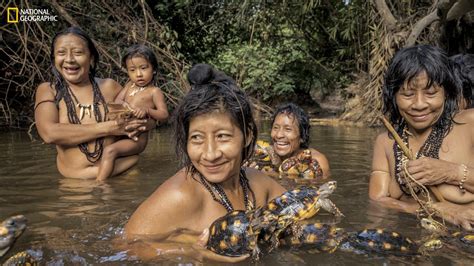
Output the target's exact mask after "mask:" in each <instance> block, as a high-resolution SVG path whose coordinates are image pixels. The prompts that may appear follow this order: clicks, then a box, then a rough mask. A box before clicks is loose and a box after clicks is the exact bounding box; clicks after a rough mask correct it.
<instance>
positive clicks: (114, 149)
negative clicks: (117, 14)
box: [97, 45, 168, 181]
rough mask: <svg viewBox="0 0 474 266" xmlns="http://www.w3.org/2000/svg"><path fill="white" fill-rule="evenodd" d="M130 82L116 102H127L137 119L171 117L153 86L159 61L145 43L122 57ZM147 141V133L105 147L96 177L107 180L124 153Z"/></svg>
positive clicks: (138, 149) (140, 147) (141, 147)
mask: <svg viewBox="0 0 474 266" xmlns="http://www.w3.org/2000/svg"><path fill="white" fill-rule="evenodd" d="M122 65H123V66H124V67H125V68H126V69H127V73H128V76H129V78H130V81H129V82H128V83H127V84H125V87H124V88H123V89H122V91H121V92H120V93H119V94H118V95H117V97H116V99H115V102H116V103H121V104H123V105H125V106H126V107H127V108H128V109H130V110H131V112H132V114H133V116H135V117H137V118H152V119H154V120H156V121H163V120H166V119H167V118H168V109H167V106H166V103H165V99H164V96H163V93H162V92H161V90H160V88H158V87H156V86H154V84H153V81H154V79H155V75H156V71H157V68H158V62H157V60H156V56H155V54H154V53H153V51H152V50H151V49H150V48H148V47H146V46H144V45H133V46H131V47H129V48H128V49H127V50H126V52H125V55H124V56H123V58H122ZM147 142H148V133H142V134H141V135H140V136H138V138H137V139H136V140H132V139H129V138H125V139H120V140H118V141H117V142H115V143H113V144H111V145H109V146H107V147H105V148H104V152H103V154H102V159H101V162H100V166H99V174H98V175H97V180H99V181H101V180H105V179H107V178H108V177H110V175H111V174H112V172H113V169H114V164H115V160H116V159H117V158H119V157H122V156H129V155H134V154H139V153H140V152H142V151H143V150H144V149H145V147H146V144H147Z"/></svg>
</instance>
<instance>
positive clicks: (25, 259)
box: [2, 251, 40, 266]
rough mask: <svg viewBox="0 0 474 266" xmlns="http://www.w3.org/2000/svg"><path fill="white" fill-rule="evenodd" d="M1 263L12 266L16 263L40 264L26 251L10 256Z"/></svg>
mask: <svg viewBox="0 0 474 266" xmlns="http://www.w3.org/2000/svg"><path fill="white" fill-rule="evenodd" d="M2 265H3V266H14V265H15V266H17V265H29V266H37V265H40V264H39V262H38V261H37V260H36V259H35V258H34V257H33V256H31V255H30V254H29V253H28V252H27V251H21V252H18V253H16V254H15V255H13V256H11V257H10V258H8V260H6V261H5V262H4V263H3V264H2Z"/></svg>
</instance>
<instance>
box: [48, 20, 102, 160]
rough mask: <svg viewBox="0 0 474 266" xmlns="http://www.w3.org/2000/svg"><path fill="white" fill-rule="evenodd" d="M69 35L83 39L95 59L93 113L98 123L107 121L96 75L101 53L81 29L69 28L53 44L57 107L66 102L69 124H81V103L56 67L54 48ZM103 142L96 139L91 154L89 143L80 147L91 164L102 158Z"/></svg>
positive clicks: (51, 58)
mask: <svg viewBox="0 0 474 266" xmlns="http://www.w3.org/2000/svg"><path fill="white" fill-rule="evenodd" d="M68 34H72V35H75V36H77V37H79V38H81V39H82V40H84V41H85V42H86V44H87V48H88V49H89V52H90V56H91V57H92V59H93V60H92V64H91V66H90V68H89V81H90V83H91V84H92V92H93V103H94V104H93V108H94V109H93V110H94V112H93V113H94V116H95V120H96V121H97V122H102V121H105V120H106V115H107V113H108V108H107V105H106V102H105V99H104V96H103V95H102V92H101V91H100V88H99V85H98V84H97V82H96V81H95V75H96V73H97V72H96V70H97V64H98V62H99V52H98V51H97V48H96V47H95V45H94V42H93V41H92V39H91V38H89V36H87V34H86V33H85V32H84V31H83V30H82V29H81V28H79V27H69V28H67V29H65V30H63V31H61V32H58V33H57V34H56V35H55V36H54V37H53V41H52V42H51V53H50V55H49V58H50V60H51V70H52V72H53V79H52V80H51V85H54V89H55V90H56V96H55V102H56V105H59V102H60V101H61V100H64V103H65V104H66V108H67V115H68V120H69V123H71V124H81V120H80V119H79V117H78V116H77V113H76V105H77V104H79V102H78V100H77V98H76V96H75V95H74V94H73V93H72V91H70V88H69V84H68V83H67V82H66V81H65V80H64V78H63V76H62V75H61V73H59V71H58V70H57V69H56V65H55V55H54V47H55V45H56V41H57V39H58V38H59V37H61V36H65V35H68ZM74 101H76V103H74ZM100 104H101V105H103V106H104V112H105V113H104V115H102V113H101V112H100V108H99V105H100ZM103 142H104V138H98V139H96V142H95V147H94V151H92V152H89V150H88V145H87V143H81V144H79V145H78V146H79V150H80V151H81V152H82V153H84V154H85V155H86V157H87V160H89V161H90V162H96V161H98V160H99V159H100V158H101V156H102V151H103Z"/></svg>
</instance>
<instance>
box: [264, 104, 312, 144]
mask: <svg viewBox="0 0 474 266" xmlns="http://www.w3.org/2000/svg"><path fill="white" fill-rule="evenodd" d="M279 114H285V115H288V116H290V117H293V118H294V119H295V120H296V122H297V123H298V128H299V131H300V147H301V148H303V149H307V148H309V129H310V127H311V125H310V124H309V117H308V115H307V114H306V113H305V111H304V110H303V109H301V107H299V106H298V105H296V104H294V103H284V104H282V105H279V106H277V107H276V110H275V112H274V113H273V116H272V126H273V123H275V119H276V117H277V116H278V115H279Z"/></svg>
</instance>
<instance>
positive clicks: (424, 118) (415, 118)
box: [408, 114, 429, 122]
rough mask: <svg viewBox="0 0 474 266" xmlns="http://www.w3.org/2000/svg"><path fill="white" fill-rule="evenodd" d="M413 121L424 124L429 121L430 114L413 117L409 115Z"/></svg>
mask: <svg viewBox="0 0 474 266" xmlns="http://www.w3.org/2000/svg"><path fill="white" fill-rule="evenodd" d="M408 115H409V116H410V117H411V118H412V119H413V121H415V122H424V121H426V120H427V119H428V117H429V114H424V115H412V114H408Z"/></svg>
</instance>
